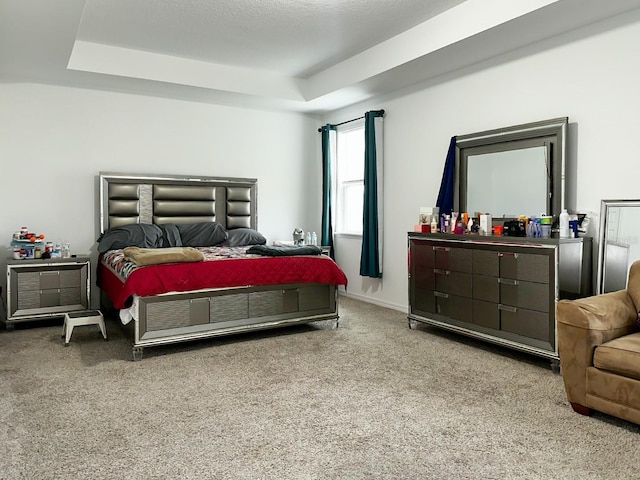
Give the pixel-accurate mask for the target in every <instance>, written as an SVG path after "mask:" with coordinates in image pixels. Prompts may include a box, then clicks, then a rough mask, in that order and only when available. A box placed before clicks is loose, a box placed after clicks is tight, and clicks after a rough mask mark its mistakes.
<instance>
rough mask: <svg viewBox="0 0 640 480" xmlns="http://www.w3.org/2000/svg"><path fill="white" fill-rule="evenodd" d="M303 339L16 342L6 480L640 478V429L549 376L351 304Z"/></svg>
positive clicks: (5, 353)
mask: <svg viewBox="0 0 640 480" xmlns="http://www.w3.org/2000/svg"><path fill="white" fill-rule="evenodd" d="M340 308H341V323H340V328H339V329H337V330H322V329H317V328H313V327H311V326H298V327H293V328H287V329H285V330H277V331H276V330H272V331H268V332H263V333H260V334H250V335H241V336H236V337H233V338H226V339H214V340H209V341H199V342H196V343H185V344H180V345H177V346H169V347H155V348H150V349H147V350H145V358H144V359H143V360H142V361H141V362H133V361H131V348H130V340H128V338H127V337H126V331H124V330H123V329H121V328H120V326H119V325H118V324H117V322H115V321H113V320H110V321H108V322H107V329H108V333H109V335H110V341H109V342H103V341H102V340H101V337H100V334H99V331H98V329H97V327H95V326H85V327H77V328H76V329H75V331H74V333H73V337H72V339H71V345H70V346H69V347H68V348H65V347H63V345H62V340H61V338H60V324H59V323H57V324H56V325H55V326H53V325H50V324H44V325H43V324H42V323H40V324H38V325H37V326H33V327H21V326H18V327H16V330H15V331H13V332H7V331H2V332H0V355H1V357H0V394H1V396H0V446H1V447H0V448H1V451H0V478H2V479H11V480H13V479H29V480H32V479H37V480H44V479H145V480H146V479H370V478H372V479H581V480H582V479H631V478H640V465H639V464H638V461H637V459H638V445H640V436H639V434H640V427H639V426H637V425H634V424H630V423H626V422H623V421H619V420H616V419H613V418H611V417H608V416H606V415H600V414H596V415H595V416H592V417H583V416H580V415H578V414H576V413H574V412H573V411H572V410H571V408H570V407H569V406H568V404H567V402H566V399H565V396H564V391H563V387H562V380H561V378H560V377H559V376H558V375H556V374H554V373H553V372H552V371H551V370H550V368H549V365H548V362H546V361H544V360H539V359H536V358H533V357H529V356H526V355H523V354H519V353H515V352H510V351H508V350H504V349H500V348H497V347H493V346H490V345H486V344H483V343H479V342H476V341H473V340H470V339H466V338H464V337H459V336H455V335H453V334H449V333H446V332H442V331H440V330H435V329H432V328H430V327H426V326H421V327H420V328H419V329H418V330H413V331H412V330H409V329H408V327H407V320H406V316H405V315H404V314H403V313H402V312H396V311H393V310H387V309H384V308H380V307H377V306H373V305H369V304H365V303H361V302H358V301H355V300H352V299H348V298H342V299H341V304H340Z"/></svg>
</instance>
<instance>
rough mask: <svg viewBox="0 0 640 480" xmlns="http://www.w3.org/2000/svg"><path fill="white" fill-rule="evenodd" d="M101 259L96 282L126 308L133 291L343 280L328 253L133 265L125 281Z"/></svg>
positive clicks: (149, 293)
mask: <svg viewBox="0 0 640 480" xmlns="http://www.w3.org/2000/svg"><path fill="white" fill-rule="evenodd" d="M103 260H104V259H103V258H102V257H101V258H100V262H99V272H98V282H99V286H100V288H101V289H102V290H103V291H104V292H105V293H106V294H107V296H108V297H109V298H110V299H111V301H112V302H113V305H114V307H115V308H118V309H121V308H125V307H128V306H129V305H130V301H131V300H130V299H131V297H132V295H134V294H135V295H138V296H139V297H147V296H153V295H158V294H161V293H168V292H186V291H191V290H201V289H210V288H226V287H242V286H254V285H276V284H289V283H330V284H334V285H346V284H347V277H346V275H345V274H344V272H343V271H342V270H341V269H340V267H339V266H338V265H337V264H336V263H335V262H334V261H333V260H332V259H331V258H329V257H327V256H326V255H300V256H290V257H260V256H255V255H251V256H248V257H246V258H227V259H218V260H215V261H203V262H195V263H172V264H162V265H149V266H146V267H137V268H135V269H132V271H131V272H130V273H129V274H128V276H127V277H126V279H123V278H122V276H120V275H118V274H117V273H116V270H115V269H114V268H112V267H110V266H108V265H107V264H106V262H104V261H103Z"/></svg>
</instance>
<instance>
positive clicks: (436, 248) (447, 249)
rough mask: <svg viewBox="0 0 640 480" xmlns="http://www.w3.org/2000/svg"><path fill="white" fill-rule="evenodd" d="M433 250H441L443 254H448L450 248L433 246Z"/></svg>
mask: <svg viewBox="0 0 640 480" xmlns="http://www.w3.org/2000/svg"><path fill="white" fill-rule="evenodd" d="M433 249H434V250H442V251H443V252H448V251H450V250H451V247H438V246H437V245H434V246H433Z"/></svg>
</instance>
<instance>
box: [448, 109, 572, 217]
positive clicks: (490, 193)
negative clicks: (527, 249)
mask: <svg viewBox="0 0 640 480" xmlns="http://www.w3.org/2000/svg"><path fill="white" fill-rule="evenodd" d="M567 125H568V118H567V117H561V118H554V119H551V120H544V121H540V122H534V123H527V124H523V125H515V126H511V127H506V128H500V129H496V130H487V131H484V132H478V133H472V134H469V135H461V136H458V137H457V138H456V164H455V183H454V210H455V211H457V212H468V213H469V214H473V213H474V212H483V213H490V214H491V215H492V216H493V218H494V219H501V218H517V217H518V216H520V215H526V216H529V217H530V216H538V215H540V214H544V215H553V216H557V215H559V214H560V213H561V211H562V209H563V208H564V204H565V200H564V196H565V184H564V182H565V178H564V177H565V156H566V143H567V138H566V137H567Z"/></svg>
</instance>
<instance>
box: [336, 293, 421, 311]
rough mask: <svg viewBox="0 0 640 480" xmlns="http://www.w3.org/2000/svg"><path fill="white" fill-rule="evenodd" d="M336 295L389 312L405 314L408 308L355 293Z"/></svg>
mask: <svg viewBox="0 0 640 480" xmlns="http://www.w3.org/2000/svg"><path fill="white" fill-rule="evenodd" d="M338 294H339V295H340V296H344V297H347V298H353V299H354V300H360V301H361V302H366V303H372V304H373V305H378V306H379V307H384V308H390V309H391V310H397V311H399V312H403V313H407V312H408V311H409V307H408V306H407V305H397V304H395V303H389V302H384V301H381V300H377V299H375V298H371V297H368V296H366V295H359V294H357V293H349V292H344V291H342V292H341V291H339V292H338Z"/></svg>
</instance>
